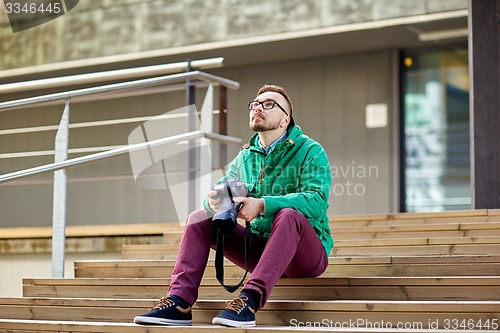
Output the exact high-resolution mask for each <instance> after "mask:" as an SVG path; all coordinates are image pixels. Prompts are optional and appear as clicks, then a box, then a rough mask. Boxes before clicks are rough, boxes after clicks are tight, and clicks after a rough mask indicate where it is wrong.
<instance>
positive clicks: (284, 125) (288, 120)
mask: <svg viewBox="0 0 500 333" xmlns="http://www.w3.org/2000/svg"><path fill="white" fill-rule="evenodd" d="M288 124H290V116H288V117H286V118H285V119H284V120H283V121H281V124H280V125H281V127H288Z"/></svg>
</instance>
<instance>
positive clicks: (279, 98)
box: [134, 85, 333, 327]
mask: <svg viewBox="0 0 500 333" xmlns="http://www.w3.org/2000/svg"><path fill="white" fill-rule="evenodd" d="M248 110H249V114H250V116H249V118H250V123H249V125H250V128H251V129H252V130H253V131H254V132H256V134H254V135H253V136H252V138H251V139H250V141H249V144H245V145H244V147H243V148H244V149H243V150H241V151H240V153H239V154H238V155H237V156H236V158H235V159H234V160H233V161H232V162H231V163H230V165H229V168H228V172H227V176H226V177H224V178H222V179H221V180H219V181H218V182H217V183H222V182H224V181H225V180H226V179H228V178H236V179H239V180H241V181H242V182H244V183H245V184H246V185H247V186H248V189H249V191H250V193H251V194H252V195H253V197H244V198H243V197H240V198H234V201H235V202H241V203H242V205H241V209H240V211H239V214H238V217H239V218H241V219H244V220H245V221H251V224H250V227H251V231H252V236H251V253H250V261H249V271H250V272H251V275H250V277H249V279H248V281H247V282H246V283H245V285H244V286H243V289H242V290H241V293H240V294H239V296H238V297H237V298H235V299H233V300H232V301H230V302H228V305H227V307H226V309H225V310H224V311H223V312H222V313H220V314H219V315H218V316H216V317H215V318H213V321H212V323H214V324H219V325H225V326H231V327H249V326H255V313H256V312H257V311H258V310H259V309H261V308H262V307H263V306H264V305H265V304H266V301H267V300H268V298H269V295H270V293H271V290H272V288H273V287H274V285H275V284H276V283H277V281H278V279H279V278H280V277H317V276H319V275H321V274H322V273H323V272H324V271H325V270H326V268H327V267H328V257H329V254H330V251H331V249H332V247H333V240H332V237H331V235H330V228H329V225H328V223H329V221H328V217H327V208H328V197H329V193H330V186H331V171H330V166H329V162H328V158H327V156H326V153H325V151H324V149H323V147H322V146H321V145H320V144H319V143H318V142H316V141H315V140H313V139H311V138H309V137H308V136H306V135H305V134H303V132H302V130H301V128H300V127H299V126H297V125H295V122H294V119H293V117H292V111H293V107H292V103H291V101H290V98H289V97H288V94H287V93H286V91H285V90H284V89H283V88H282V87H279V86H275V85H264V86H263V87H261V88H260V90H259V91H258V92H257V96H256V97H255V99H254V100H253V101H251V102H250V103H249V104H248ZM215 194H216V192H215V191H211V192H209V193H208V195H207V198H206V199H205V202H204V207H205V209H202V210H197V211H194V212H192V213H191V214H190V215H189V217H188V219H187V222H186V228H185V231H184V235H183V237H182V240H181V244H180V247H179V253H178V256H177V260H176V263H175V267H174V270H173V272H172V277H171V283H170V287H169V290H168V293H167V296H165V297H163V298H162V299H161V300H160V301H159V302H158V304H157V305H156V306H155V307H154V308H153V309H152V310H151V311H150V312H148V313H146V314H143V315H140V316H137V317H135V318H134V322H135V323H137V324H160V325H191V324H192V315H191V306H192V305H193V304H194V303H195V302H196V300H197V298H198V289H199V287H200V283H201V280H202V276H203V273H204V271H205V267H206V265H207V262H208V256H209V252H210V248H215V243H216V236H217V232H216V227H215V226H214V224H213V223H212V216H213V214H214V213H215V212H217V211H218V210H219V207H220V204H221V202H220V201H221V199H220V198H217V199H215V198H214V196H215ZM225 239H226V240H225V251H224V256H225V257H226V258H227V259H229V260H230V261H232V262H233V263H235V264H236V265H238V266H240V267H244V264H245V260H244V247H243V246H242V244H243V243H244V240H245V227H243V226H242V225H239V224H238V225H237V227H236V230H235V231H234V233H233V234H232V235H230V236H227V237H226V238H225Z"/></svg>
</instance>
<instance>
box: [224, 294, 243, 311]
mask: <svg viewBox="0 0 500 333" xmlns="http://www.w3.org/2000/svg"><path fill="white" fill-rule="evenodd" d="M247 300H248V298H247V297H245V296H242V297H237V298H235V299H233V300H232V301H229V302H227V306H226V309H228V310H231V311H234V312H236V313H237V314H239V313H240V312H241V310H243V308H244V307H245V304H246V303H245V301H247Z"/></svg>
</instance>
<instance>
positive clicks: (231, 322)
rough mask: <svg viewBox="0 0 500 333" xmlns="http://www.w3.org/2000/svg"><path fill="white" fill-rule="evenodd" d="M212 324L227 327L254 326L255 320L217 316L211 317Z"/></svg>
mask: <svg viewBox="0 0 500 333" xmlns="http://www.w3.org/2000/svg"><path fill="white" fill-rule="evenodd" d="M212 324H215V325H223V326H229V327H254V326H256V322H255V320H253V321H236V320H230V319H225V318H217V317H215V318H214V319H212Z"/></svg>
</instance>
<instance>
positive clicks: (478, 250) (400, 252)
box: [331, 244, 500, 257]
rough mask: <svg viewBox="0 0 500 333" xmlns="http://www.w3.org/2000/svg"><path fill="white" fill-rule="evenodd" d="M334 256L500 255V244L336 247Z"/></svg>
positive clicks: (333, 251) (333, 252)
mask: <svg viewBox="0 0 500 333" xmlns="http://www.w3.org/2000/svg"><path fill="white" fill-rule="evenodd" d="M331 255H332V256H342V257H347V256H370V255H373V256H443V255H494V256H497V255H500V246H499V244H459V245H412V246H365V247H343V248H342V247H339V248H336V247H334V248H333V250H332V252H331Z"/></svg>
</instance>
